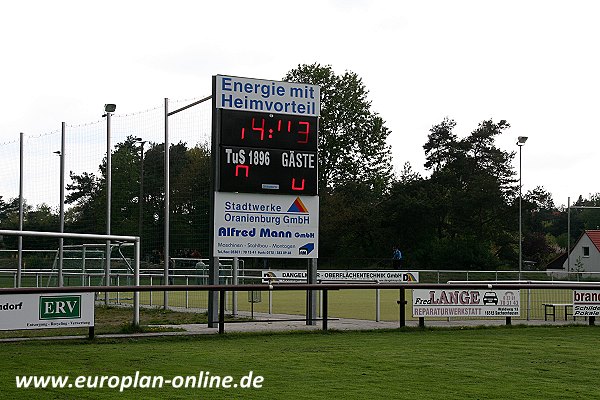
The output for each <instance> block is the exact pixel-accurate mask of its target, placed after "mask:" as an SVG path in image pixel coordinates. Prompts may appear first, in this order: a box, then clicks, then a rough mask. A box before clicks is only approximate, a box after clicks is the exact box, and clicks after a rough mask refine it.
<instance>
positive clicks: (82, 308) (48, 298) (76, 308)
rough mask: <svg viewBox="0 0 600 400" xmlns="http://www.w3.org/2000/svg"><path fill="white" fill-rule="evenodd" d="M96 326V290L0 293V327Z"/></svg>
mask: <svg viewBox="0 0 600 400" xmlns="http://www.w3.org/2000/svg"><path fill="white" fill-rule="evenodd" d="M90 326H94V293H68V294H37V293H36V294H6V295H0V330H15V329H42V328H83V327H90Z"/></svg>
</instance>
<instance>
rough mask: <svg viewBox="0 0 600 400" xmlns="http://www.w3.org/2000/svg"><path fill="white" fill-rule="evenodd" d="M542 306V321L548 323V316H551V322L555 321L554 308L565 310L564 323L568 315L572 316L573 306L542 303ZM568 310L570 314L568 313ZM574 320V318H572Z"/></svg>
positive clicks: (569, 304)
mask: <svg viewBox="0 0 600 400" xmlns="http://www.w3.org/2000/svg"><path fill="white" fill-rule="evenodd" d="M542 305H543V306H544V321H548V316H550V315H551V316H552V320H553V321H556V308H557V307H559V308H560V307H564V308H565V321H566V320H567V319H569V315H573V304H571V303H543V304H542ZM569 310H570V311H571V312H569ZM573 319H575V317H573Z"/></svg>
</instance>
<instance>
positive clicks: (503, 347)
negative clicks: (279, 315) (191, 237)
mask: <svg viewBox="0 0 600 400" xmlns="http://www.w3.org/2000/svg"><path fill="white" fill-rule="evenodd" d="M599 334H600V328H597V327H589V326H567V327H512V328H508V327H502V328H483V329H465V330H449V329H446V330H418V329H409V330H402V331H400V330H398V331H377V332H333V333H332V332H330V333H322V332H313V333H284V334H271V335H267V334H245V335H240V334H237V335H236V334H229V335H226V336H221V337H217V336H201V337H176V338H153V339H129V340H114V339H113V340H106V339H103V340H97V341H93V342H87V341H69V342H64V341H59V342H56V341H54V342H51V343H48V342H20V343H3V344H2V345H1V347H2V350H1V351H2V355H3V357H2V368H1V369H0V393H2V395H1V396H2V398H23V397H29V398H35V399H113V398H121V399H139V398H144V399H187V398H196V399H197V398H203V399H213V398H214V399H217V398H249V399H250V398H252V399H273V398H277V399H291V398H305V399H311V398H331V397H340V396H343V397H344V398H347V399H367V398H382V399H383V398H396V399H540V398H546V399H555V398H561V399H575V398H577V399H580V398H597V397H598V388H597V377H598V373H599V372H600V367H598V363H597V360H598V358H599V357H600V347H599V346H597V343H598V335H599ZM136 371H140V374H142V375H164V376H165V378H166V379H170V378H172V377H174V376H177V375H181V376H186V375H197V374H198V373H199V372H200V371H210V374H212V375H217V374H219V375H231V376H233V377H234V378H236V379H237V378H239V377H242V376H244V375H246V374H248V373H249V371H253V373H254V375H261V376H263V377H264V382H263V383H262V388H260V389H241V388H237V389H228V390H226V389H173V388H163V389H125V391H124V392H123V393H119V391H118V389H109V388H102V389H100V388H97V389H93V390H91V389H90V390H83V389H81V390H79V389H74V388H71V389H68V388H65V389H45V390H41V389H17V388H16V385H15V375H50V374H61V375H69V376H71V377H73V379H74V377H75V376H77V375H107V376H109V375H118V376H124V375H133V374H135V372H136Z"/></svg>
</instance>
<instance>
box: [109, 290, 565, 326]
mask: <svg viewBox="0 0 600 400" xmlns="http://www.w3.org/2000/svg"><path fill="white" fill-rule="evenodd" d="M271 296H272V305H273V306H272V309H273V313H275V314H278V313H279V314H296V315H304V314H305V312H306V292H303V291H287V290H286V291H277V290H274V291H272V292H271ZM111 297H113V298H116V294H114V293H113V294H112V295H111ZM131 297H132V295H131V294H120V298H125V299H128V298H131ZM163 298H164V297H163V293H162V292H154V293H153V294H152V304H153V305H162V304H163ZM399 298H400V295H399V290H398V289H387V290H380V313H381V314H380V315H381V319H382V320H383V321H398V318H399V308H398V304H397V303H396V301H397V300H398V299H399ZM207 299H208V296H207V294H206V292H189V293H188V294H187V295H186V293H185V292H169V304H170V305H171V306H173V307H185V306H186V304H187V306H188V307H191V308H201V309H206V307H207V304H208V300H207ZM406 300H407V301H408V306H407V308H406V316H407V319H413V318H412V309H411V304H412V291H411V290H406ZM140 301H141V303H142V304H150V303H151V302H150V293H148V292H145V293H141V294H140ZM124 302H130V301H129V300H125V301H124ZM570 302H572V291H571V290H566V289H553V290H550V289H548V290H546V289H531V290H530V291H529V292H528V291H527V290H526V289H524V290H521V319H525V318H526V316H527V307H528V306H529V308H530V319H544V308H543V306H542V303H570ZM231 304H232V303H231V294H229V296H228V305H229V306H228V309H229V310H231ZM238 309H239V310H242V311H250V303H248V292H243V291H240V292H238ZM375 310H376V291H375V290H360V289H345V290H337V291H335V290H334V291H330V292H329V316H330V317H332V318H335V317H337V318H356V319H369V320H375ZM254 311H256V312H268V311H269V292H268V291H263V292H261V302H260V303H256V304H254ZM514 319H518V318H514Z"/></svg>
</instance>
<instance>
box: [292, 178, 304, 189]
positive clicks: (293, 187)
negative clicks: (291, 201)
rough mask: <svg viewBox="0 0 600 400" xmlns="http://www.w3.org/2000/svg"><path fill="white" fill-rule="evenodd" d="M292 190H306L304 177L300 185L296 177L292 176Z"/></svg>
mask: <svg viewBox="0 0 600 400" xmlns="http://www.w3.org/2000/svg"><path fill="white" fill-rule="evenodd" d="M292 190H304V178H303V179H302V184H301V185H300V186H296V178H292Z"/></svg>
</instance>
